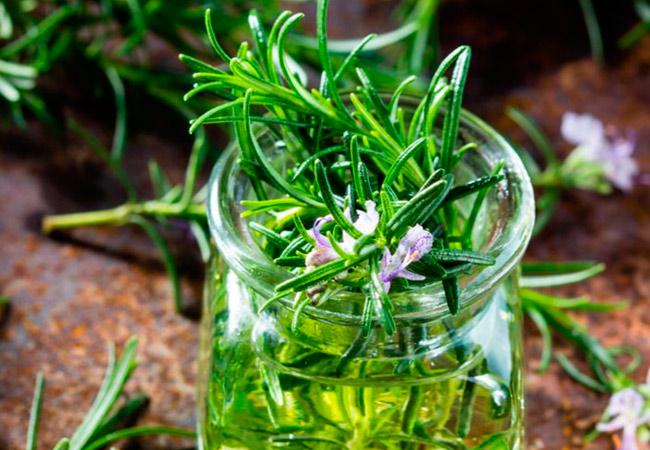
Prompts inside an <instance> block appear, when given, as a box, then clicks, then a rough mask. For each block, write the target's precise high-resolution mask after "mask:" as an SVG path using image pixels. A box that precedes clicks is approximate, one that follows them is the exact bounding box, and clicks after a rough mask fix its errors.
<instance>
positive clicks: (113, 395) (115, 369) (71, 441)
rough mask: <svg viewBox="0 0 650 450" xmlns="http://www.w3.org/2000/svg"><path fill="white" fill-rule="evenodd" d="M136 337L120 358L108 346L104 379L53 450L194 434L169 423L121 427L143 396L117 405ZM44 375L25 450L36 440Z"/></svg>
mask: <svg viewBox="0 0 650 450" xmlns="http://www.w3.org/2000/svg"><path fill="white" fill-rule="evenodd" d="M137 345H138V343H137V340H136V339H135V338H131V339H130V340H129V341H128V342H127V343H126V345H125V346H124V350H123V352H122V355H121V356H120V358H119V359H116V357H115V347H114V346H110V347H109V361H108V367H107V369H106V374H105V376H104V381H103V382H102V385H101V387H100V389H99V392H98V393H97V396H96V397H95V400H94V402H93V404H92V405H91V407H90V409H89V410H88V412H87V414H86V416H85V417H84V419H83V420H82V422H81V424H80V425H79V427H78V428H77V429H76V430H75V432H74V433H73V434H72V435H71V436H70V437H64V438H62V439H61V440H60V441H59V442H58V443H57V444H56V446H55V447H54V449H56V450H97V449H100V448H104V447H106V446H108V445H109V444H111V443H113V442H116V441H119V440H122V439H126V438H132V437H138V436H151V435H167V436H178V437H185V438H190V439H194V437H195V433H194V432H193V431H191V430H186V429H183V428H175V427H169V426H162V425H161V426H135V427H127V428H120V427H121V426H124V423H125V422H126V419H128V418H129V417H131V416H132V415H133V414H134V412H137V411H138V410H139V409H140V408H141V407H142V406H143V405H144V404H145V403H146V398H145V397H142V396H138V397H134V398H133V399H131V400H130V401H127V402H126V403H125V404H124V405H123V406H122V407H119V408H118V407H117V404H118V400H119V398H120V396H121V395H122V393H123V392H122V391H123V388H124V385H125V384H126V382H127V381H128V379H129V377H130V376H131V374H132V373H133V370H134V369H135V367H136V360H135V356H136V349H137ZM44 389H45V378H44V377H43V374H42V373H39V374H38V376H37V378H36V388H35V394H34V400H33V404H32V409H31V414H30V421H29V427H28V431H27V440H26V450H34V449H35V448H36V445H37V442H38V428H39V422H40V417H41V409H42V403H43V392H44Z"/></svg>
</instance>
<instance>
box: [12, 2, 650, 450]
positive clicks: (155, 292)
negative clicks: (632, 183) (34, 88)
mask: <svg viewBox="0 0 650 450" xmlns="http://www.w3.org/2000/svg"><path fill="white" fill-rule="evenodd" d="M466 3H467V2H462V1H454V2H452V4H459V5H460V6H462V5H464V4H466ZM481 3H482V4H484V3H490V2H481ZM494 3H496V4H499V5H500V4H502V3H503V2H494ZM555 8H557V7H555ZM479 9H480V8H479ZM551 9H552V8H551ZM520 12H521V11H520ZM480 13H481V11H478V12H476V16H473V15H471V14H470V15H469V16H462V15H458V14H459V13H458V11H457V9H454V7H452V8H450V11H449V14H450V16H451V17H454V18H455V19H457V22H454V23H458V27H459V29H458V34H459V35H461V37H460V38H459V39H458V41H459V42H460V41H466V42H470V43H472V44H475V47H477V49H476V53H477V54H479V55H480V54H481V52H487V51H493V53H492V54H493V55H497V56H495V57H493V58H487V57H481V56H479V57H478V59H477V63H476V68H475V70H474V80H476V81H472V84H471V86H470V88H469V95H470V98H469V102H470V107H471V108H472V109H474V110H475V111H477V112H479V113H480V114H481V115H483V116H484V117H486V118H487V119H489V120H490V121H491V122H492V123H494V124H495V126H496V127H497V128H499V129H500V130H502V131H504V132H507V133H509V134H511V135H512V136H514V137H515V138H518V139H521V140H523V137H522V136H521V134H520V133H519V132H518V131H517V130H516V128H515V127H514V125H513V124H512V123H510V122H509V121H508V120H507V119H506V118H505V117H504V115H503V110H504V107H505V106H506V105H511V104H516V105H519V106H520V107H521V108H523V109H525V110H526V111H528V112H530V113H531V114H532V115H533V116H534V117H535V118H537V119H538V120H539V121H540V123H541V124H542V126H543V127H544V128H545V130H546V131H547V132H548V133H549V135H550V136H551V137H552V138H553V141H554V142H556V143H557V144H558V146H559V147H560V148H562V144H561V139H560V137H559V132H558V128H559V122H560V118H561V115H562V113H563V112H564V111H566V110H575V111H579V112H591V113H593V114H595V115H597V116H599V117H601V118H602V119H603V120H605V121H606V122H608V123H612V124H614V125H616V126H619V127H621V128H623V129H625V128H628V127H629V128H632V129H634V130H635V131H636V132H637V136H638V141H639V148H638V150H637V152H638V153H637V156H638V159H639V161H640V165H641V167H642V169H644V170H645V171H647V172H650V145H649V144H648V143H649V142H650V107H649V106H648V105H650V40H646V41H644V42H643V43H642V44H641V45H639V46H638V47H636V48H635V49H634V50H633V51H632V52H631V53H628V54H627V55H625V56H624V57H623V58H621V59H620V60H618V61H614V62H613V63H612V64H611V65H610V66H608V67H606V68H604V69H602V68H599V67H597V66H596V65H594V64H593V63H592V62H591V61H590V60H588V59H586V58H584V57H583V56H584V51H578V50H576V49H575V45H574V46H570V45H566V46H563V45H562V40H563V39H567V40H568V41H570V42H574V41H571V39H573V38H574V37H575V36H574V34H575V32H574V31H573V30H572V29H571V28H570V27H568V26H564V27H562V25H561V24H559V25H558V27H559V28H558V30H559V31H558V32H557V34H556V38H555V40H553V38H551V43H550V44H549V47H547V48H546V49H539V48H535V49H533V50H534V51H533V52H532V53H531V56H530V59H524V62H523V63H522V62H521V58H523V56H522V55H523V54H524V53H523V52H524V51H525V45H524V44H522V43H521V42H519V41H518V40H517V39H516V37H517V36H518V35H517V33H520V34H521V33H524V34H526V35H527V34H533V33H532V32H531V33H527V31H530V30H528V29H526V24H525V23H524V24H523V25H522V28H523V31H519V32H504V31H502V30H501V31H500V29H499V27H497V28H496V29H495V30H492V29H491V28H489V23H490V22H489V21H481V20H478V19H477V17H478V16H480ZM511 14H513V15H515V16H516V14H517V12H516V11H514V12H512V13H511ZM522 14H523V13H522ZM527 14H529V15H533V14H535V13H534V12H532V11H529V12H528V13H527ZM540 14H550V12H548V11H546V12H544V13H540ZM572 14H573V16H575V11H573V12H571V13H570V14H568V15H569V16H571V15H572ZM574 18H575V17H574ZM504 20H506V19H504ZM531 20H532V19H531ZM567 20H568V19H567ZM443 32H444V30H443ZM563 33H564V34H563ZM580 33H581V32H580ZM580 33H578V34H580ZM557 36H559V37H557ZM580 36H582V35H581V34H580ZM575 39H578V40H579V39H582V37H580V38H577V37H575ZM578 47H579V45H578ZM507 50H512V51H514V52H515V56H511V57H512V58H513V59H508V58H509V57H508V54H509V53H508V51H507ZM583 50H584V49H583ZM517 52H519V53H517ZM517 62H518V64H517ZM527 63H528V64H530V66H526V64H527ZM504 64H505V65H507V66H508V67H510V68H511V69H512V70H510V71H504V69H503V66H504ZM522 65H524V66H526V67H522ZM499 70H501V71H502V72H504V73H503V74H502V73H500V72H499ZM513 71H514V73H513ZM504 77H506V81H505V82H504V81H503V78H504ZM508 77H510V78H508ZM513 87H514V89H513ZM149 120H150V122H152V123H151V124H149V125H150V126H149V127H148V128H147V127H144V129H143V130H142V131H139V132H138V133H134V135H133V136H132V139H131V143H130V147H129V148H130V152H129V153H130V154H131V155H135V156H132V157H131V159H130V160H129V170H130V171H131V173H133V174H142V175H140V176H137V178H138V182H139V183H140V184H141V185H142V186H145V184H146V181H145V176H144V173H145V163H146V160H147V157H148V156H151V155H153V154H155V155H156V158H157V159H159V160H162V163H163V165H164V167H166V168H167V169H168V170H169V171H170V172H171V173H172V176H173V177H176V179H178V178H179V177H180V176H181V173H182V167H183V165H184V158H185V157H184V154H185V151H186V150H185V147H184V146H186V144H187V143H185V142H183V141H179V140H178V139H176V138H175V137H173V136H172V135H174V132H175V131H177V130H174V129H173V127H172V130H170V131H168V132H164V133H163V132H160V129H162V128H166V127H167V125H166V124H167V120H166V119H165V118H161V117H156V118H153V119H149ZM109 122H110V121H109ZM0 125H1V126H0V246H1V247H0V248H1V249H2V250H1V258H0V293H2V294H4V295H7V296H9V297H10V298H11V299H12V307H11V309H10V310H9V311H5V312H4V313H3V315H2V317H3V318H1V319H0V449H8V450H13V449H18V448H21V447H22V446H23V443H24V433H25V429H26V424H27V419H28V411H29V403H30V398H31V395H32V390H33V380H34V377H35V374H36V372H37V371H38V370H43V371H44V372H45V374H46V376H47V380H48V386H47V390H46V399H45V404H44V414H43V425H42V446H41V447H40V448H47V447H48V446H49V447H51V446H52V445H53V443H54V442H55V440H56V439H57V438H58V437H60V436H61V435H62V434H63V433H65V432H69V431H70V430H72V429H73V428H74V426H75V425H76V424H77V423H78V422H79V420H80V419H81V417H82V416H83V413H84V411H85V410H86V408H87V406H88V405H89V404H90V401H91V398H92V396H93V394H94V393H95V391H96V389H97V387H98V386H99V383H100V381H101V376H102V372H103V367H104V365H105V362H106V351H105V348H106V344H107V343H108V342H116V343H118V345H119V344H122V343H123V342H124V341H125V340H126V339H127V338H128V336H130V335H134V334H135V335H138V336H139V339H140V349H139V360H140V368H139V369H138V370H137V371H136V374H135V375H134V377H133V379H132V381H131V382H130V383H129V385H128V391H129V392H136V391H137V392H145V393H147V394H148V395H150V396H151V398H152V402H151V405H150V407H149V409H148V412H147V414H146V417H144V419H143V421H146V422H155V423H170V424H178V425H183V426H192V422H193V417H194V409H193V408H194V406H193V404H194V401H193V386H194V377H195V364H194V362H195V358H196V341H197V324H196V322H195V321H193V320H190V319H186V318H183V317H181V316H178V315H176V314H175V313H174V312H173V310H172V307H171V302H170V299H169V294H170V290H169V285H168V283H167V281H166V277H165V275H164V272H163V271H162V267H161V265H160V264H159V263H158V260H157V257H156V253H155V251H154V249H152V248H151V247H150V245H149V244H148V243H147V240H146V239H145V238H144V237H143V236H141V235H140V234H139V233H137V232H136V231H135V230H130V229H121V230H84V231H79V232H75V233H72V234H71V235H67V236H65V237H61V238H59V239H52V238H47V237H44V236H42V235H41V234H40V233H39V228H38V227H39V218H40V217H41V216H42V215H43V214H44V213H52V212H63V211H74V210H81V209H86V208H90V207H93V208H95V207H102V206H108V205H112V204H115V202H116V195H115V194H113V188H112V187H113V186H114V184H113V181H112V180H111V179H110V177H108V176H107V175H106V174H105V173H104V172H103V171H102V169H101V168H100V165H99V164H98V163H97V162H96V161H95V160H94V159H93V158H92V157H89V156H88V152H87V151H86V150H85V149H84V148H83V146H81V145H80V144H79V143H78V142H74V141H73V142H65V143H58V142H55V141H53V140H51V139H50V138H49V137H48V136H46V135H45V134H44V133H43V132H42V130H40V129H39V128H38V127H34V128H33V129H31V130H30V133H27V134H25V133H21V132H18V131H15V130H13V129H11V126H10V123H9V122H8V119H6V120H5V118H1V119H0ZM152 130H157V131H155V132H154V131H152ZM97 131H98V132H99V133H100V134H101V133H104V134H106V130H103V129H102V127H101V126H97ZM179 149H180V150H182V151H179ZM565 150H566V149H565ZM649 206H650V188H648V187H638V188H637V189H635V191H634V192H632V193H630V194H629V195H622V194H616V195H613V196H610V197H600V196H597V195H593V194H587V193H572V194H570V195H566V196H565V198H564V199H563V202H562V205H561V207H560V209H559V212H558V214H557V216H556V217H555V219H554V220H553V221H552V223H551V224H550V226H549V227H548V229H547V230H546V231H545V232H544V233H543V234H542V235H541V236H540V237H539V238H537V240H536V241H535V243H534V244H533V245H532V248H531V250H530V252H529V257H530V258H536V259H560V260H561V259H572V258H580V259H592V258H593V259H598V260H602V261H604V262H606V263H607V264H608V267H609V269H608V271H607V273H606V274H605V275H603V276H601V277H599V278H597V279H594V280H592V281H590V282H588V283H584V284H581V285H580V286H577V287H573V288H571V290H567V292H568V293H572V294H573V293H581V294H589V295H591V296H593V297H594V298H595V299H598V300H603V301H607V300H610V299H616V298H626V299H629V300H630V303H631V306H630V309H629V310H628V311H626V312H621V313H617V314H615V315H607V316H597V315H593V316H590V315H584V316H583V318H584V321H585V323H586V324H588V326H589V328H590V330H591V331H592V332H593V333H594V334H595V335H597V336H598V337H600V338H601V339H603V340H604V341H605V342H606V343H608V344H621V343H625V344H631V345H635V346H638V347H639V348H640V349H641V350H642V352H643V355H644V360H645V361H646V366H647V361H650V340H649V339H648V338H649V337H650V256H649V255H650V211H649V208H648V207H649ZM177 234H178V235H177V236H172V237H173V238H174V240H175V241H177V243H179V245H176V247H177V251H178V253H179V255H180V257H181V260H182V261H183V264H182V266H183V269H184V273H186V274H187V277H186V280H185V282H184V283H185V286H184V287H185V291H186V294H187V295H186V297H187V299H188V301H194V302H196V301H198V299H199V296H200V282H199V281H198V280H199V279H200V266H198V265H197V264H196V255H193V254H192V253H191V252H190V251H188V250H185V249H186V248H187V247H189V246H188V245H184V244H183V242H184V241H183V236H182V232H178V233H177ZM527 327H528V328H530V329H531V331H530V332H529V333H527V339H526V350H527V355H528V367H529V370H528V377H527V384H528V434H529V447H528V448H531V449H532V448H535V449H542V448H544V449H551V450H560V449H578V448H589V449H594V450H596V449H608V448H611V442H610V441H609V440H608V439H605V438H603V439H600V440H599V441H597V442H594V443H591V444H589V445H585V444H583V442H582V440H581V437H580V436H581V435H582V434H583V433H584V432H585V431H586V430H589V429H590V427H591V426H593V424H594V421H595V420H596V419H597V418H598V415H599V413H600V412H601V411H602V408H603V407H604V404H605V402H606V399H605V398H603V397H602V396H598V395H595V394H593V393H591V392H589V391H587V390H586V389H584V388H582V387H580V386H578V385H576V384H575V383H573V382H571V381H570V380H569V379H568V378H567V377H566V376H564V375H563V374H562V373H561V372H560V370H559V369H558V368H557V367H556V366H553V367H552V369H551V370H550V371H549V372H548V373H547V374H545V375H539V374H537V373H536V372H535V369H536V357H537V355H538V354H539V350H540V340H539V337H538V336H537V334H536V333H535V332H534V331H532V328H533V327H532V326H530V325H528V326H527ZM559 348H560V349H563V347H562V346H561V345H560V346H559ZM568 351H570V350H568ZM638 376H639V377H642V376H643V374H642V373H639V374H638ZM168 444H169V443H168V442H166V441H151V442H147V443H146V445H144V447H146V448H164V447H166V446H167V445H168ZM176 445H183V443H176Z"/></svg>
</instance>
